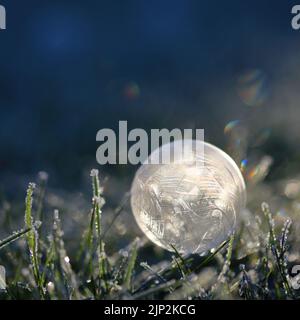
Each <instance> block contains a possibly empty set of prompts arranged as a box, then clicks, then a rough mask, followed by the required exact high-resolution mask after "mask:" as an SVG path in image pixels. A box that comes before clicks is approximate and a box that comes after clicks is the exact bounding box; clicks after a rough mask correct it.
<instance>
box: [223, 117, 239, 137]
mask: <svg viewBox="0 0 300 320" xmlns="http://www.w3.org/2000/svg"><path fill="white" fill-rule="evenodd" d="M239 124H240V121H239V120H233V121H230V122H228V123H227V124H226V126H225V128H224V133H225V134H230V133H231V132H232V131H233V130H234V128H236V127H237V126H238V125H239Z"/></svg>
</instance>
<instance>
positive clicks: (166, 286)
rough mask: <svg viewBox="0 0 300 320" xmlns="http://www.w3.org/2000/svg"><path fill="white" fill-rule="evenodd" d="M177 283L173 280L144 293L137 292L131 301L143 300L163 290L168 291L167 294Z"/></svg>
mask: <svg viewBox="0 0 300 320" xmlns="http://www.w3.org/2000/svg"><path fill="white" fill-rule="evenodd" d="M177 282H178V281H176V280H175V279H173V280H170V281H168V282H166V283H163V284H161V285H159V286H155V287H154V288H150V289H147V290H144V291H142V292H139V293H137V294H135V295H134V296H133V299H141V298H145V297H147V296H149V295H151V294H155V293H158V292H160V291H163V290H165V289H168V290H169V292H171V290H172V287H173V286H174V285H176V283H177Z"/></svg>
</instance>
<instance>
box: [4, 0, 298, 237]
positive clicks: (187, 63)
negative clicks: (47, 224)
mask: <svg viewBox="0 0 300 320" xmlns="http://www.w3.org/2000/svg"><path fill="white" fill-rule="evenodd" d="M0 2H1V4H2V5H4V6H5V7H6V11H7V30H6V31H1V32H0V124H1V125H0V190H1V197H2V198H3V199H4V198H5V199H9V200H13V199H15V198H18V199H22V201H23V198H24V191H25V188H26V185H27V183H28V181H31V180H36V179H37V180H38V179H45V174H43V173H42V174H39V175H38V173H39V172H40V171H43V172H44V171H45V172H47V174H48V176H49V181H48V188H49V197H48V200H47V201H48V204H50V209H51V210H52V208H54V207H63V206H64V205H65V206H66V204H67V207H68V208H67V209H66V211H68V212H70V213H71V214H72V215H71V216H72V219H74V220H75V223H74V224H72V223H71V224H70V228H69V230H70V232H71V231H72V230H74V229H73V228H74V225H75V224H76V219H77V220H78V219H81V220H82V212H85V211H86V210H88V208H89V207H90V198H91V196H90V193H88V192H90V182H89V171H90V169H92V168H97V169H99V170H100V173H101V176H102V179H103V180H102V181H103V184H104V186H105V190H104V191H105V196H106V199H107V203H108V204H107V206H108V207H107V208H109V207H110V206H111V207H112V208H114V207H116V206H117V205H118V203H119V202H120V201H121V199H122V197H123V195H124V193H125V192H126V191H128V190H129V188H130V183H131V181H132V177H133V174H134V172H135V171H136V169H137V167H135V166H131V165H128V166H101V167H100V166H99V165H97V163H96V150H97V147H98V144H97V142H96V133H97V131H98V130H99V129H102V128H113V129H116V130H117V128H118V121H119V120H127V121H128V127H129V130H130V129H131V128H139V127H140V128H144V129H146V130H147V131H148V132H149V130H150V129H151V128H168V129H172V128H201V129H204V130H205V140H206V141H209V142H212V143H213V144H215V145H217V146H219V147H220V148H222V149H224V150H226V151H227V152H228V153H229V154H230V155H231V156H232V157H233V158H234V159H235V160H236V162H237V163H238V165H239V166H240V167H241V170H242V171H243V173H244V176H245V178H246V180H247V183H248V184H249V185H250V188H251V184H253V185H257V184H258V183H259V182H260V181H262V179H266V180H264V181H265V185H264V188H265V189H263V193H262V195H263V196H264V198H265V199H264V200H266V201H271V200H272V199H273V198H272V197H273V196H272V193H270V192H269V189H268V188H270V186H271V187H272V188H274V186H275V188H277V186H278V184H277V183H278V181H282V180H284V179H294V178H295V177H296V175H297V173H298V172H299V160H300V144H299V139H300V129H299V117H300V108H299V101H300V91H299V87H300V73H299V70H300V55H299V52H300V31H295V30H293V29H292V27H291V19H292V15H291V9H292V6H293V5H294V4H295V2H294V1H287V0H284V1H283V0H278V1H275V0H272V1H268V0H264V1H261V0H253V1H240V0H236V1H234V0H228V1H218V3H216V2H214V1H199V0H186V1H179V0H172V1H170V0H164V1H161V0H153V1H141V0H136V1H131V0H127V1H117V0H113V1H112V0H109V1H108V0H107V1H104V0H103V1H102V0H98V1H96V0H86V1H79V0H73V1H64V0H60V1H56V0H51V1H50V0H44V1H38V0H24V1H16V0H9V1H8V0H1V1H0ZM295 179H296V178H295ZM291 183H292V184H291ZM280 186H281V185H280ZM266 188H267V189H266ZM285 188H288V189H287V190H286V189H285ZM51 190H55V195H54V193H53V194H51ZM79 190H80V191H79ZM280 190H281V189H280ZM282 190H283V191H279V194H281V193H284V192H287V193H288V195H291V194H292V196H293V195H295V192H296V193H297V192H299V191H300V184H299V181H298V180H291V181H290V180H288V182H285V183H284V187H283V189H282ZM86 191H87V192H86ZM260 192H261V190H260V189H259V188H258V189H256V193H260ZM250 200H251V195H250ZM4 203H5V202H4ZM281 203H282V202H281ZM6 204H7V203H6ZM21 207H22V202H21V205H20V208H21ZM50 209H49V210H50ZM278 209H280V208H278ZM1 210H2V213H3V212H6V211H5V210H10V209H9V208H7V207H5V205H4V204H3V205H2V207H1ZM16 211H17V210H16ZM76 212H78V213H79V212H81V215H80V217H81V218H78V217H77V216H76V214H75V213H76ZM108 212H109V210H108ZM1 217H2V218H1ZM1 217H0V219H4V218H3V217H4V214H2V215H1ZM76 217H77V218H76ZM21 218H22V215H21ZM77 222H78V221H77ZM122 230H123V231H122ZM119 232H120V234H122V232H123V234H124V233H126V232H127V231H126V228H125V229H124V228H123V229H122V225H121V224H120V227H119Z"/></svg>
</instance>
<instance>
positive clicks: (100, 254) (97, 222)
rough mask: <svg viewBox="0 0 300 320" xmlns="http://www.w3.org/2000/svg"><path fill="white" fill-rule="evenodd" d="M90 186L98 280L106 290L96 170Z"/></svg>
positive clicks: (104, 255) (99, 198) (101, 200)
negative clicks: (91, 187)
mask: <svg viewBox="0 0 300 320" xmlns="http://www.w3.org/2000/svg"><path fill="white" fill-rule="evenodd" d="M91 177H92V186H93V210H95V228H96V234H97V256H98V267H99V278H100V280H103V281H104V285H105V289H106V291H107V290H108V283H107V263H108V262H107V258H106V254H105V250H104V242H103V240H102V234H101V232H102V224H101V215H102V207H103V205H104V203H105V201H104V199H103V198H102V195H101V193H102V189H101V188H100V182H99V173H98V170H96V169H93V170H92V171H91Z"/></svg>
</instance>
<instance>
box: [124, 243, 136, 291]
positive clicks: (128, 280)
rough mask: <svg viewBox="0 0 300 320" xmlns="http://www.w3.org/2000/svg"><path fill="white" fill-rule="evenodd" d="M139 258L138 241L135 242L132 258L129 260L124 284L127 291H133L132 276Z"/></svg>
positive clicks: (131, 253)
mask: <svg viewBox="0 0 300 320" xmlns="http://www.w3.org/2000/svg"><path fill="white" fill-rule="evenodd" d="M136 258H137V241H134V243H133V246H132V249H131V252H130V256H129V259H128V265H127V268H126V271H125V276H124V284H125V287H126V289H127V290H132V276H133V271H134V266H135V263H136Z"/></svg>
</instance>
